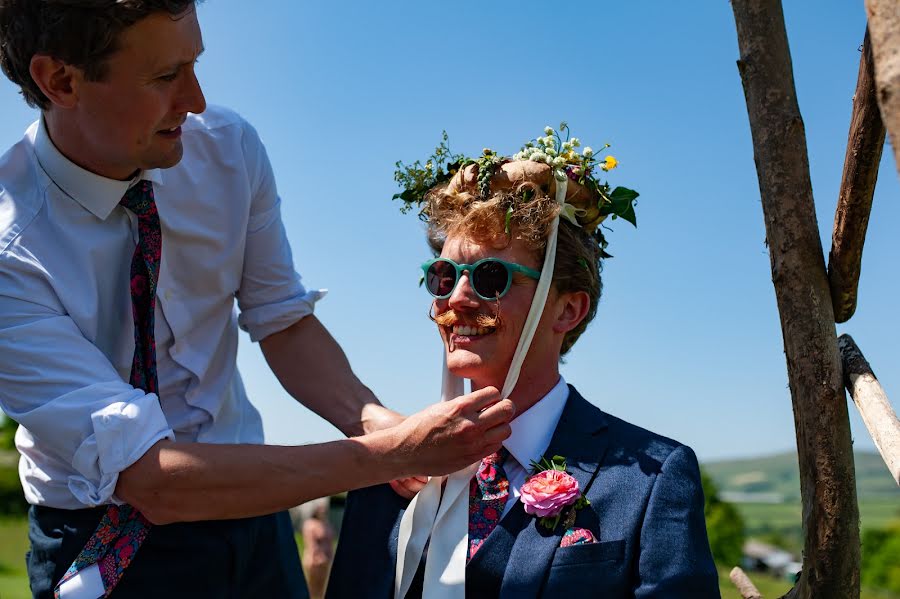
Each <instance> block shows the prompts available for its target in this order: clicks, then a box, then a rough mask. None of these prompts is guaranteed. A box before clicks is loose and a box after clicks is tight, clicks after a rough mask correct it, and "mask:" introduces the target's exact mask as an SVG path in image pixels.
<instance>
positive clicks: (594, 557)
mask: <svg viewBox="0 0 900 599" xmlns="http://www.w3.org/2000/svg"><path fill="white" fill-rule="evenodd" d="M624 557H625V540H624V539H623V540H619V541H604V542H602V543H587V544H585V545H572V546H571V547H560V548H559V549H557V550H556V555H554V556H553V564H552V566H554V567H555V566H567V565H571V564H581V563H585V562H604V561H610V560H614V561H621V560H622V559H623V558H624Z"/></svg>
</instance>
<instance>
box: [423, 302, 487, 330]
mask: <svg viewBox="0 0 900 599" xmlns="http://www.w3.org/2000/svg"><path fill="white" fill-rule="evenodd" d="M428 318H430V319H431V320H432V321H433V322H435V323H436V324H438V325H439V326H442V327H452V326H453V325H455V324H457V323H458V322H459V321H460V320H462V319H461V318H460V317H459V315H458V314H457V313H456V311H455V310H453V308H450V309H449V310H446V311H445V312H441V313H440V314H438V315H436V316H432V315H431V312H430V311H429V313H428ZM502 322H503V319H502V318H501V317H500V302H497V312H496V313H495V314H492V315H487V314H478V315H476V316H475V324H476V325H477V326H479V327H484V328H494V329H496V328H500V326H501V324H502Z"/></svg>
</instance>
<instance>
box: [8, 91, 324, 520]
mask: <svg viewBox="0 0 900 599" xmlns="http://www.w3.org/2000/svg"><path fill="white" fill-rule="evenodd" d="M182 141H183V144H184V158H183V159H182V160H181V162H180V163H179V164H178V165H177V166H175V167H173V168H170V169H166V170H152V171H144V172H142V173H140V174H139V175H137V176H136V177H135V179H134V180H133V181H115V180H111V179H106V178H104V177H101V176H98V175H96V174H93V173H90V172H88V171H86V170H84V169H82V168H80V167H78V166H76V165H75V164H73V163H72V162H71V161H69V160H68V159H66V158H65V157H64V156H63V155H62V154H61V153H60V152H59V151H58V150H57V149H56V147H55V146H54V145H53V142H52V141H51V140H50V137H49V135H48V133H47V130H46V128H45V126H44V124H43V121H38V122H37V123H34V124H33V125H32V126H31V127H30V128H29V129H28V130H27V131H26V133H25V137H24V138H23V139H22V140H21V141H20V142H19V143H17V144H16V145H15V146H13V147H12V148H11V149H10V150H9V151H8V152H7V153H6V154H5V155H4V156H3V157H2V158H0V407H2V408H3V410H4V411H5V412H6V413H7V415H8V416H10V417H12V418H13V419H14V420H16V421H18V422H19V423H20V425H21V426H20V427H19V430H18V432H17V434H16V446H17V447H18V449H19V452H20V453H21V456H22V457H21V460H20V463H19V473H20V476H21V479H22V485H23V487H24V489H25V497H26V499H27V500H28V502H29V503H32V504H38V505H47V506H51V507H57V508H68V509H76V508H83V507H89V506H96V505H101V504H105V503H110V502H115V501H116V499H115V497H113V492H114V490H115V486H116V481H117V479H118V475H119V472H121V471H122V470H124V469H125V468H127V467H128V466H130V465H131V464H132V463H134V462H135V461H136V460H137V459H138V458H139V457H140V456H141V455H143V454H144V453H145V452H146V451H147V449H148V448H149V447H150V446H152V445H153V444H154V443H156V442H157V441H159V440H160V439H163V438H169V439H174V440H176V441H199V442H204V443H262V441H263V431H262V421H261V419H260V416H259V413H258V412H257V410H256V409H255V408H254V407H253V406H252V405H251V404H250V403H249V401H248V400H247V397H246V394H245V391H244V386H243V383H242V382H241V378H240V375H239V373H238V371H237V367H236V355H237V343H238V331H237V329H238V325H239V326H240V328H242V329H243V330H245V331H247V332H249V334H250V338H251V339H252V340H253V341H258V340H259V339H262V338H264V337H266V336H267V335H269V334H271V333H274V332H276V331H279V330H282V329H284V328H286V327H288V326H289V325H291V324H292V323H294V322H296V321H297V320H299V319H301V318H303V317H304V316H306V315H308V314H310V313H312V311H313V305H314V303H315V302H316V301H317V300H318V299H320V298H321V297H322V295H323V294H324V291H307V290H306V289H305V288H304V287H303V285H302V284H301V282H300V276H299V275H298V274H297V273H296V271H295V270H294V266H293V261H292V258H291V249H290V246H289V244H288V241H287V237H286V235H285V231H284V226H283V224H282V221H281V213H280V199H279V197H278V194H277V192H276V188H275V179H274V176H273V173H272V168H271V166H270V164H269V160H268V157H267V156H266V152H265V149H264V147H263V145H262V143H261V142H260V140H259V137H258V136H257V134H256V131H255V130H254V129H253V128H252V127H251V126H250V125H249V124H248V123H246V122H245V121H244V120H243V119H242V118H241V117H240V116H238V115H237V114H235V113H233V112H231V111H228V110H225V109H222V108H214V107H210V108H209V109H208V110H207V111H206V112H204V113H203V114H202V115H190V116H189V117H188V120H187V122H186V123H185V124H184V126H183V127H182ZM141 179H147V180H150V181H152V182H153V187H154V194H155V198H156V204H157V209H158V211H159V216H160V222H161V228H162V259H161V263H160V271H159V281H158V287H157V303H156V326H155V339H156V358H157V370H158V380H159V397H157V395H156V394H152V393H150V394H147V393H144V392H143V391H142V390H140V389H135V388H134V387H132V386H131V385H129V384H128V379H129V375H130V371H131V363H132V358H133V355H134V325H133V320H132V313H131V294H130V287H129V272H130V265H131V257H132V254H133V253H134V249H135V244H136V243H137V240H138V232H137V218H136V217H135V215H134V214H132V213H131V212H130V211H128V210H126V209H125V208H123V207H121V206H119V201H120V200H121V198H122V196H123V195H124V193H125V191H126V190H127V188H128V187H129V186H130V185H132V184H134V183H136V182H137V181H139V180H141ZM235 299H237V304H238V306H239V307H240V316H238V315H237V313H236V311H235Z"/></svg>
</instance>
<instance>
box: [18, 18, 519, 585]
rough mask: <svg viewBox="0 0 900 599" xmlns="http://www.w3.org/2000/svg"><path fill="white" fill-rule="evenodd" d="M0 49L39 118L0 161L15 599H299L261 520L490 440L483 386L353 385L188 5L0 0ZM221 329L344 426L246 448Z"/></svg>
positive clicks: (266, 170) (261, 157)
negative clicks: (380, 391) (242, 339)
mask: <svg viewBox="0 0 900 599" xmlns="http://www.w3.org/2000/svg"><path fill="white" fill-rule="evenodd" d="M0 46H2V51H0V66H2V68H3V71H4V73H5V74H6V75H7V76H8V77H9V78H10V79H11V80H12V81H13V82H14V83H16V84H18V85H19V86H20V87H21V89H22V94H23V96H24V97H25V99H26V101H27V102H29V104H31V105H32V106H36V107H39V108H40V109H41V111H42V116H41V119H40V120H39V121H38V122H37V123H35V124H34V125H32V126H31V127H30V128H29V129H28V131H27V132H26V134H25V137H24V138H23V139H22V140H21V141H20V142H19V143H17V144H16V145H15V146H13V147H12V148H11V149H10V150H9V151H8V152H7V153H6V154H5V155H4V156H3V157H2V158H0V356H2V357H0V407H2V409H3V411H4V412H5V413H6V414H7V415H9V416H10V417H12V418H13V419H14V420H16V421H17V422H19V423H20V425H21V426H20V428H19V431H18V434H17V437H16V444H17V447H18V449H19V451H20V452H21V454H22V458H21V463H20V473H21V478H22V484H23V488H24V490H25V495H26V498H27V500H28V501H29V503H31V504H32V505H33V508H32V510H31V512H30V519H31V532H30V538H31V542H32V551H31V553H30V557H29V576H30V579H31V585H32V591H33V593H34V596H35V597H51V596H53V590H54V587H56V586H57V584H59V583H60V581H61V579H63V577H64V574H65V580H66V581H70V582H67V583H66V584H64V585H63V586H61V588H60V592H61V594H62V596H63V597H64V598H65V597H66V596H82V595H79V594H78V593H80V592H85V593H87V594H88V595H90V593H91V592H93V593H94V594H93V596H99V594H104V595H105V596H108V595H109V593H110V592H113V589H115V593H116V595H115V596H126V597H143V596H147V597H160V596H166V597H176V596H185V597H198V596H215V597H219V596H226V595H227V596H236V597H242V596H279V597H302V596H305V594H306V591H305V586H304V584H303V581H302V573H301V571H300V567H299V562H298V559H297V555H296V547H295V545H294V541H293V536H292V534H291V531H290V529H289V524H288V520H287V516H286V514H285V513H284V512H282V510H285V509H286V508H288V507H291V506H293V505H297V504H299V503H302V502H304V501H306V500H309V499H312V498H315V497H320V496H324V495H328V494H332V493H336V492H339V491H342V490H347V489H352V488H357V487H360V486H365V485H371V484H375V483H381V482H385V481H388V480H392V479H402V478H404V477H410V476H412V475H414V474H443V473H447V472H450V471H453V470H456V469H458V468H460V467H462V466H463V465H464V464H466V463H469V462H471V461H472V460H473V459H479V458H480V457H481V456H483V455H486V454H488V453H490V452H491V451H494V450H496V448H497V447H499V444H500V442H501V441H502V439H503V438H504V437H505V436H506V435H508V433H509V428H508V424H507V422H508V420H509V418H510V417H511V415H512V412H513V408H512V406H511V404H510V402H508V401H499V396H498V393H497V391H496V389H487V390H483V391H480V392H478V393H473V394H470V395H468V396H465V397H461V398H459V399H457V400H456V401H454V402H451V403H449V404H446V405H439V406H434V407H432V408H429V409H428V410H424V411H423V412H420V413H419V414H416V415H415V416H412V417H410V418H408V419H403V418H402V417H400V416H399V415H397V414H395V413H393V412H391V411H389V410H387V409H385V408H383V407H382V406H381V405H380V403H379V402H378V400H377V399H376V398H375V397H374V396H373V395H372V393H371V392H370V391H369V390H368V389H367V388H366V387H365V386H364V385H363V384H362V383H361V382H360V381H359V380H358V379H357V378H356V377H355V376H354V375H353V373H352V371H351V369H350V366H349V364H348V362H347V360H346V357H345V356H344V354H343V353H342V351H341V349H340V348H339V347H338V345H337V344H336V342H335V341H334V340H333V339H332V338H331V336H330V335H329V334H328V333H327V331H326V330H325V328H324V327H323V326H322V325H321V324H320V323H319V322H318V320H316V318H315V316H313V315H312V313H313V306H314V304H315V302H316V301H317V300H318V299H319V298H320V297H321V296H322V293H321V292H319V291H315V290H307V289H305V288H304V286H303V285H302V284H301V281H300V277H299V276H298V275H297V274H296V272H295V270H294V266H293V263H292V259H291V250H290V247H289V245H288V242H287V239H286V236H285V231H284V228H283V225H282V221H281V217H280V208H279V205H280V200H279V197H278V195H277V192H276V188H275V182H274V177H273V174H272V170H271V167H270V165H269V161H268V158H267V156H266V153H265V149H264V148H263V146H262V144H261V142H260V140H259V138H258V137H257V134H256V132H255V131H254V130H253V128H252V127H251V126H250V125H249V124H247V123H246V122H245V121H243V120H242V119H241V118H240V117H239V116H238V115H236V114H234V113H232V112H230V111H227V110H224V109H220V108H210V109H209V110H206V102H205V99H204V96H203V94H202V91H201V89H200V86H199V83H198V82H197V79H196V77H195V75H194V63H195V61H196V59H197V57H198V56H199V54H200V53H201V52H202V51H203V44H202V38H201V34H200V29H199V25H198V22H197V16H196V12H195V10H194V2H193V0H76V1H71V2H56V1H53V0H4V1H3V2H2V3H0ZM136 194H137V195H139V196H140V198H139V199H140V201H139V202H138V203H128V202H127V201H126V199H127V198H129V197H132V196H135V195H136ZM148 215H149V216H148ZM148 223H150V224H148ZM129 280H130V281H131V288H130V291H129ZM148 286H149V287H148ZM148 288H149V290H150V291H149V292H148ZM235 299H237V303H238V306H239V308H240V315H239V316H237V317H236V316H235V312H234V301H235ZM147 306H149V308H147ZM148 322H149V325H148V324H147V323H148ZM238 327H240V328H242V329H244V330H245V331H247V332H248V333H249V334H250V337H251V339H252V340H253V341H259V342H260V345H261V347H262V350H263V352H264V354H265V356H266V359H267V361H268V363H269V365H270V366H271V368H272V370H273V371H274V372H275V374H276V375H277V376H278V378H279V380H280V381H281V383H282V384H283V385H284V387H285V389H287V391H288V392H290V393H291V395H293V396H294V397H295V398H297V399H298V401H301V402H302V403H304V404H305V405H306V406H307V407H309V408H311V409H312V410H313V411H315V412H317V413H318V414H320V415H321V416H323V417H324V418H326V419H327V420H329V421H330V422H331V423H333V424H334V425H335V426H337V427H338V428H339V429H340V430H341V431H342V432H344V433H345V434H347V435H348V436H354V437H355V438H353V439H347V440H342V441H337V442H333V443H325V444H320V445H308V446H300V447H274V446H265V445H261V443H262V442H263V434H262V425H261V421H260V417H259V414H258V412H257V411H256V409H255V408H254V407H253V406H252V405H251V404H250V403H249V401H248V400H247V397H246V395H245V392H244V388H243V384H242V382H241V380H240V376H239V374H238V372H237V369H236V365H235V359H236V351H237V335H238V333H237V328H238ZM126 381H129V382H126ZM138 381H141V382H140V383H138ZM145 383H146V384H145ZM395 485H396V486H398V488H401V489H402V486H403V483H402V482H400V483H395ZM110 505H113V506H116V507H112V508H110V507H107V506H110ZM129 506H133V508H135V509H132V508H131V507H129ZM141 514H142V515H141ZM126 515H127V518H126ZM110 522H111V523H112V527H111V528H110ZM126 524H128V525H129V526H130V525H131V524H133V525H134V526H133V527H131V528H128V531H123V530H122V528H123V527H125V525H126ZM129 531H130V532H129ZM148 531H149V534H148ZM120 540H121V541H122V542H121V543H120ZM126 541H127V542H126ZM85 545H87V547H85ZM113 546H114V548H113ZM137 549H140V553H138V554H136V555H137V557H136V558H135V559H133V558H134V556H135V553H134V551H135V550H137ZM73 560H75V563H73ZM109 560H112V561H109ZM70 564H71V565H72V568H71V569H70V570H69V571H68V572H67V569H69V567H70ZM126 567H127V569H126ZM123 572H124V574H123ZM66 585H68V586H66ZM92 585H93V586H92ZM97 585H99V587H98V586H97ZM117 585H118V586H117ZM75 587H78V588H75ZM79 589H80V590H79ZM85 589H87V590H85ZM91 589H94V590H93V591H92V590H91ZM96 589H99V591H98V590H96ZM88 595H85V596H88Z"/></svg>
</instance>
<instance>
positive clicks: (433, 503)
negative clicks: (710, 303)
mask: <svg viewBox="0 0 900 599" xmlns="http://www.w3.org/2000/svg"><path fill="white" fill-rule="evenodd" d="M553 175H554V177H555V178H556V202H557V203H558V204H559V205H560V208H561V209H562V208H563V207H564V205H565V200H566V189H567V187H568V181H569V179H568V177H566V174H565V173H563V172H562V171H560V170H554V173H553ZM558 233H559V216H557V217H556V218H555V219H553V223H552V224H551V225H550V235H549V236H548V238H547V250H546V253H545V254H544V266H543V268H542V269H541V277H540V279H539V280H538V284H537V289H535V292H534V298H533V299H532V300H531V309H530V310H529V311H528V317H527V318H526V320H525V326H524V327H523V329H522V334H521V335H520V336H519V344H518V345H517V346H516V353H515V354H514V355H513V359H512V363H511V364H510V366H509V372H507V374H506V381H505V382H504V383H503V390H502V392H501V397H509V396H510V394H512V391H513V389H515V387H516V383H517V382H518V380H519V373H520V372H521V370H522V363H523V362H524V361H525V356H526V355H528V348H529V347H530V346H531V340H532V339H533V338H534V333H535V331H536V330H537V326H538V323H539V322H540V320H541V314H543V312H544V306H545V305H546V303H547V294H548V293H549V291H550V282H551V281H552V280H553V268H554V266H555V265H556V238H557V235H558ZM462 394H463V380H462V379H461V378H460V377H458V376H456V375H454V374H453V373H451V372H450V371H449V370H448V369H447V357H446V352H444V371H443V379H442V384H441V400H442V401H448V400H451V399H454V398H456V397H459V396H460V395H462ZM477 469H478V464H477V463H476V464H472V465H471V466H469V467H468V468H465V469H463V470H460V471H458V472H454V473H453V474H451V475H450V476H449V477H447V484H446V487H445V488H444V492H443V496H442V493H441V484H442V482H443V478H442V477H439V476H436V477H432V478H431V479H429V481H428V483H427V484H426V485H425V488H423V489H422V490H421V491H420V492H419V494H418V495H416V496H415V497H414V498H413V500H412V502H410V504H409V507H408V508H407V509H406V512H405V513H404V514H403V518H402V519H401V520H400V537H399V539H398V540H397V568H396V573H395V577H394V599H404V597H406V593H407V592H408V591H409V587H410V584H411V583H412V580H413V577H414V576H415V574H416V570H417V569H418V567H419V563H420V562H421V559H422V554H423V552H424V551H425V544H426V543H428V555H427V559H426V561H425V580H424V585H423V590H422V599H465V596H466V553H467V550H468V545H469V494H468V489H469V481H470V480H471V479H472V476H474V475H475V472H476V470H477ZM429 537H430V538H431V542H430V543H429V541H428V539H429Z"/></svg>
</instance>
